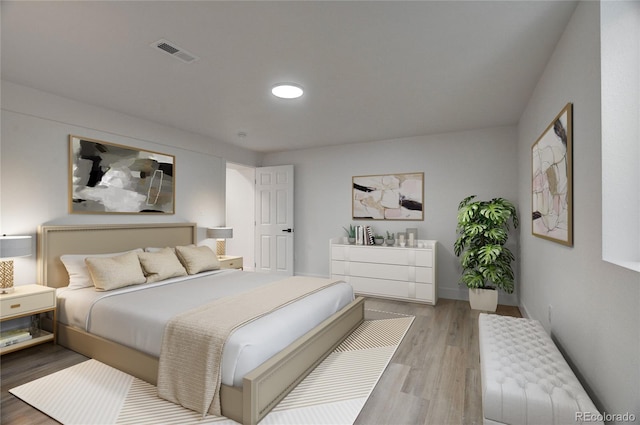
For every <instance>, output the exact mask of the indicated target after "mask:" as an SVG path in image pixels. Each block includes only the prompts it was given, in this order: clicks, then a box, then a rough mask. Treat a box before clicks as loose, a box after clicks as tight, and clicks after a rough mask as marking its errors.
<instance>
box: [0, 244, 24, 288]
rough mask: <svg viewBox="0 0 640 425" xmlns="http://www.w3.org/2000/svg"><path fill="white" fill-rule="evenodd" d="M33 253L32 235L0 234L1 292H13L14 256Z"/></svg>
mask: <svg viewBox="0 0 640 425" xmlns="http://www.w3.org/2000/svg"><path fill="white" fill-rule="evenodd" d="M29 255H31V236H7V235H2V236H0V260H2V261H0V293H1V294H8V293H9V292H13V289H14V288H13V258H15V257H28V256H29Z"/></svg>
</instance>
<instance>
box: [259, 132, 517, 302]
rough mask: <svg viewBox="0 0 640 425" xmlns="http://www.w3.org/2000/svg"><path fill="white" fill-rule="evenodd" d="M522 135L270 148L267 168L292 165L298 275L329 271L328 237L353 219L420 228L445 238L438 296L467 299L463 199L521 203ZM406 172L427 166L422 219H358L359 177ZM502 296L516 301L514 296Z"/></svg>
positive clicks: (382, 226) (426, 235)
mask: <svg viewBox="0 0 640 425" xmlns="http://www.w3.org/2000/svg"><path fill="white" fill-rule="evenodd" d="M516 140H517V133H516V129H515V128H512V127H505V128H493V129H487V130H476V131H469V132H461V133H449V134H441V135H432V136H423V137H415V138H406V139H397V140H386V141H379V142H370V143H363V144H353V145H345V146H335V147H325V148H318V149H304V150H297V151H287V152H281V153H271V154H265V156H264V159H263V165H264V166H271V165H285V164H293V165H294V173H295V185H294V186H295V188H294V193H295V200H294V205H295V223H296V227H295V233H294V235H295V255H296V258H295V273H296V274H305V275H312V276H328V275H329V245H328V244H329V238H332V237H336V236H345V233H344V230H343V229H342V227H343V226H345V227H348V225H349V224H350V223H354V224H369V225H371V226H373V229H374V231H375V232H378V233H383V234H384V233H385V232H386V231H389V232H393V233H396V232H398V231H404V230H405V229H406V228H407V227H417V228H418V236H419V238H421V239H436V240H438V241H439V242H440V246H439V251H438V285H439V286H438V287H439V289H438V291H439V295H440V296H441V297H444V298H454V299H466V297H467V293H468V292H467V289H466V287H463V286H460V285H458V281H459V277H460V269H459V266H458V264H459V261H458V258H457V257H455V255H454V254H453V242H454V241H455V238H456V216H457V209H458V203H459V202H460V201H461V200H462V199H463V198H464V197H466V196H468V195H473V194H475V195H478V197H479V198H481V199H489V198H492V197H498V196H500V197H504V198H507V199H510V200H512V201H514V202H515V201H516V198H517V182H516V179H517V175H518V173H517V169H516V163H517V162H516V145H517V143H516ZM402 172H424V180H425V188H424V201H425V219H424V221H366V220H365V221H362V220H358V221H353V220H352V218H351V178H352V177H353V176H359V175H369V174H389V173H402ZM513 240H514V242H513V243H514V244H515V243H516V241H517V235H516V237H514V238H513ZM513 248H514V252H515V253H516V256H517V246H516V247H513ZM514 266H515V268H516V273H517V264H514ZM501 297H502V298H501V300H500V302H502V303H509V304H517V301H516V295H515V294H514V295H512V296H508V297H505V296H504V294H501Z"/></svg>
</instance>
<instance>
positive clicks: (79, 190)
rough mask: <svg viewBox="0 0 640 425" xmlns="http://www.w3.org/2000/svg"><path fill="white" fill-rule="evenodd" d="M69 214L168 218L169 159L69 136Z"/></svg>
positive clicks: (171, 207) (171, 201) (171, 204)
mask: <svg viewBox="0 0 640 425" xmlns="http://www.w3.org/2000/svg"><path fill="white" fill-rule="evenodd" d="M69 156H70V160H69V211H70V212H71V213H73V214H81V213H94V214H174V213H175V179H174V171H175V157H174V156H173V155H167V154H163V153H158V152H153V151H147V150H143V149H137V148H132V147H127V146H122V145H117V144H115V143H108V142H104V141H101V140H94V139H89V138H86V137H78V136H74V135H70V136H69Z"/></svg>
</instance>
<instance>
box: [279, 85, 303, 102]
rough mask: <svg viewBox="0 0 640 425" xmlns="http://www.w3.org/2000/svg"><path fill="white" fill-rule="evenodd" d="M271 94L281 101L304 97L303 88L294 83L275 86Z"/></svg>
mask: <svg viewBox="0 0 640 425" xmlns="http://www.w3.org/2000/svg"><path fill="white" fill-rule="evenodd" d="M271 93H273V95H274V96H276V97H279V98H281V99H296V98H298V97H300V96H302V93H304V91H303V90H302V87H300V86H299V85H297V84H293V83H279V84H276V85H275V86H273V88H272V89H271Z"/></svg>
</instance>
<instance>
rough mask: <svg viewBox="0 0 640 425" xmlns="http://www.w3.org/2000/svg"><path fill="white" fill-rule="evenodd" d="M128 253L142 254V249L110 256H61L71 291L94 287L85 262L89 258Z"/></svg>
mask: <svg viewBox="0 0 640 425" xmlns="http://www.w3.org/2000/svg"><path fill="white" fill-rule="evenodd" d="M127 252H142V248H137V249H134V250H131V251H123V252H112V253H109V254H67V255H62V256H60V261H62V264H64V267H65V268H66V269H67V273H68V274H69V285H68V288H69V289H82V288H90V287H92V286H93V281H92V280H91V275H90V274H89V269H87V265H86V264H85V262H84V260H85V258H87V257H115V256H117V255H122V254H126V253H127Z"/></svg>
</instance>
